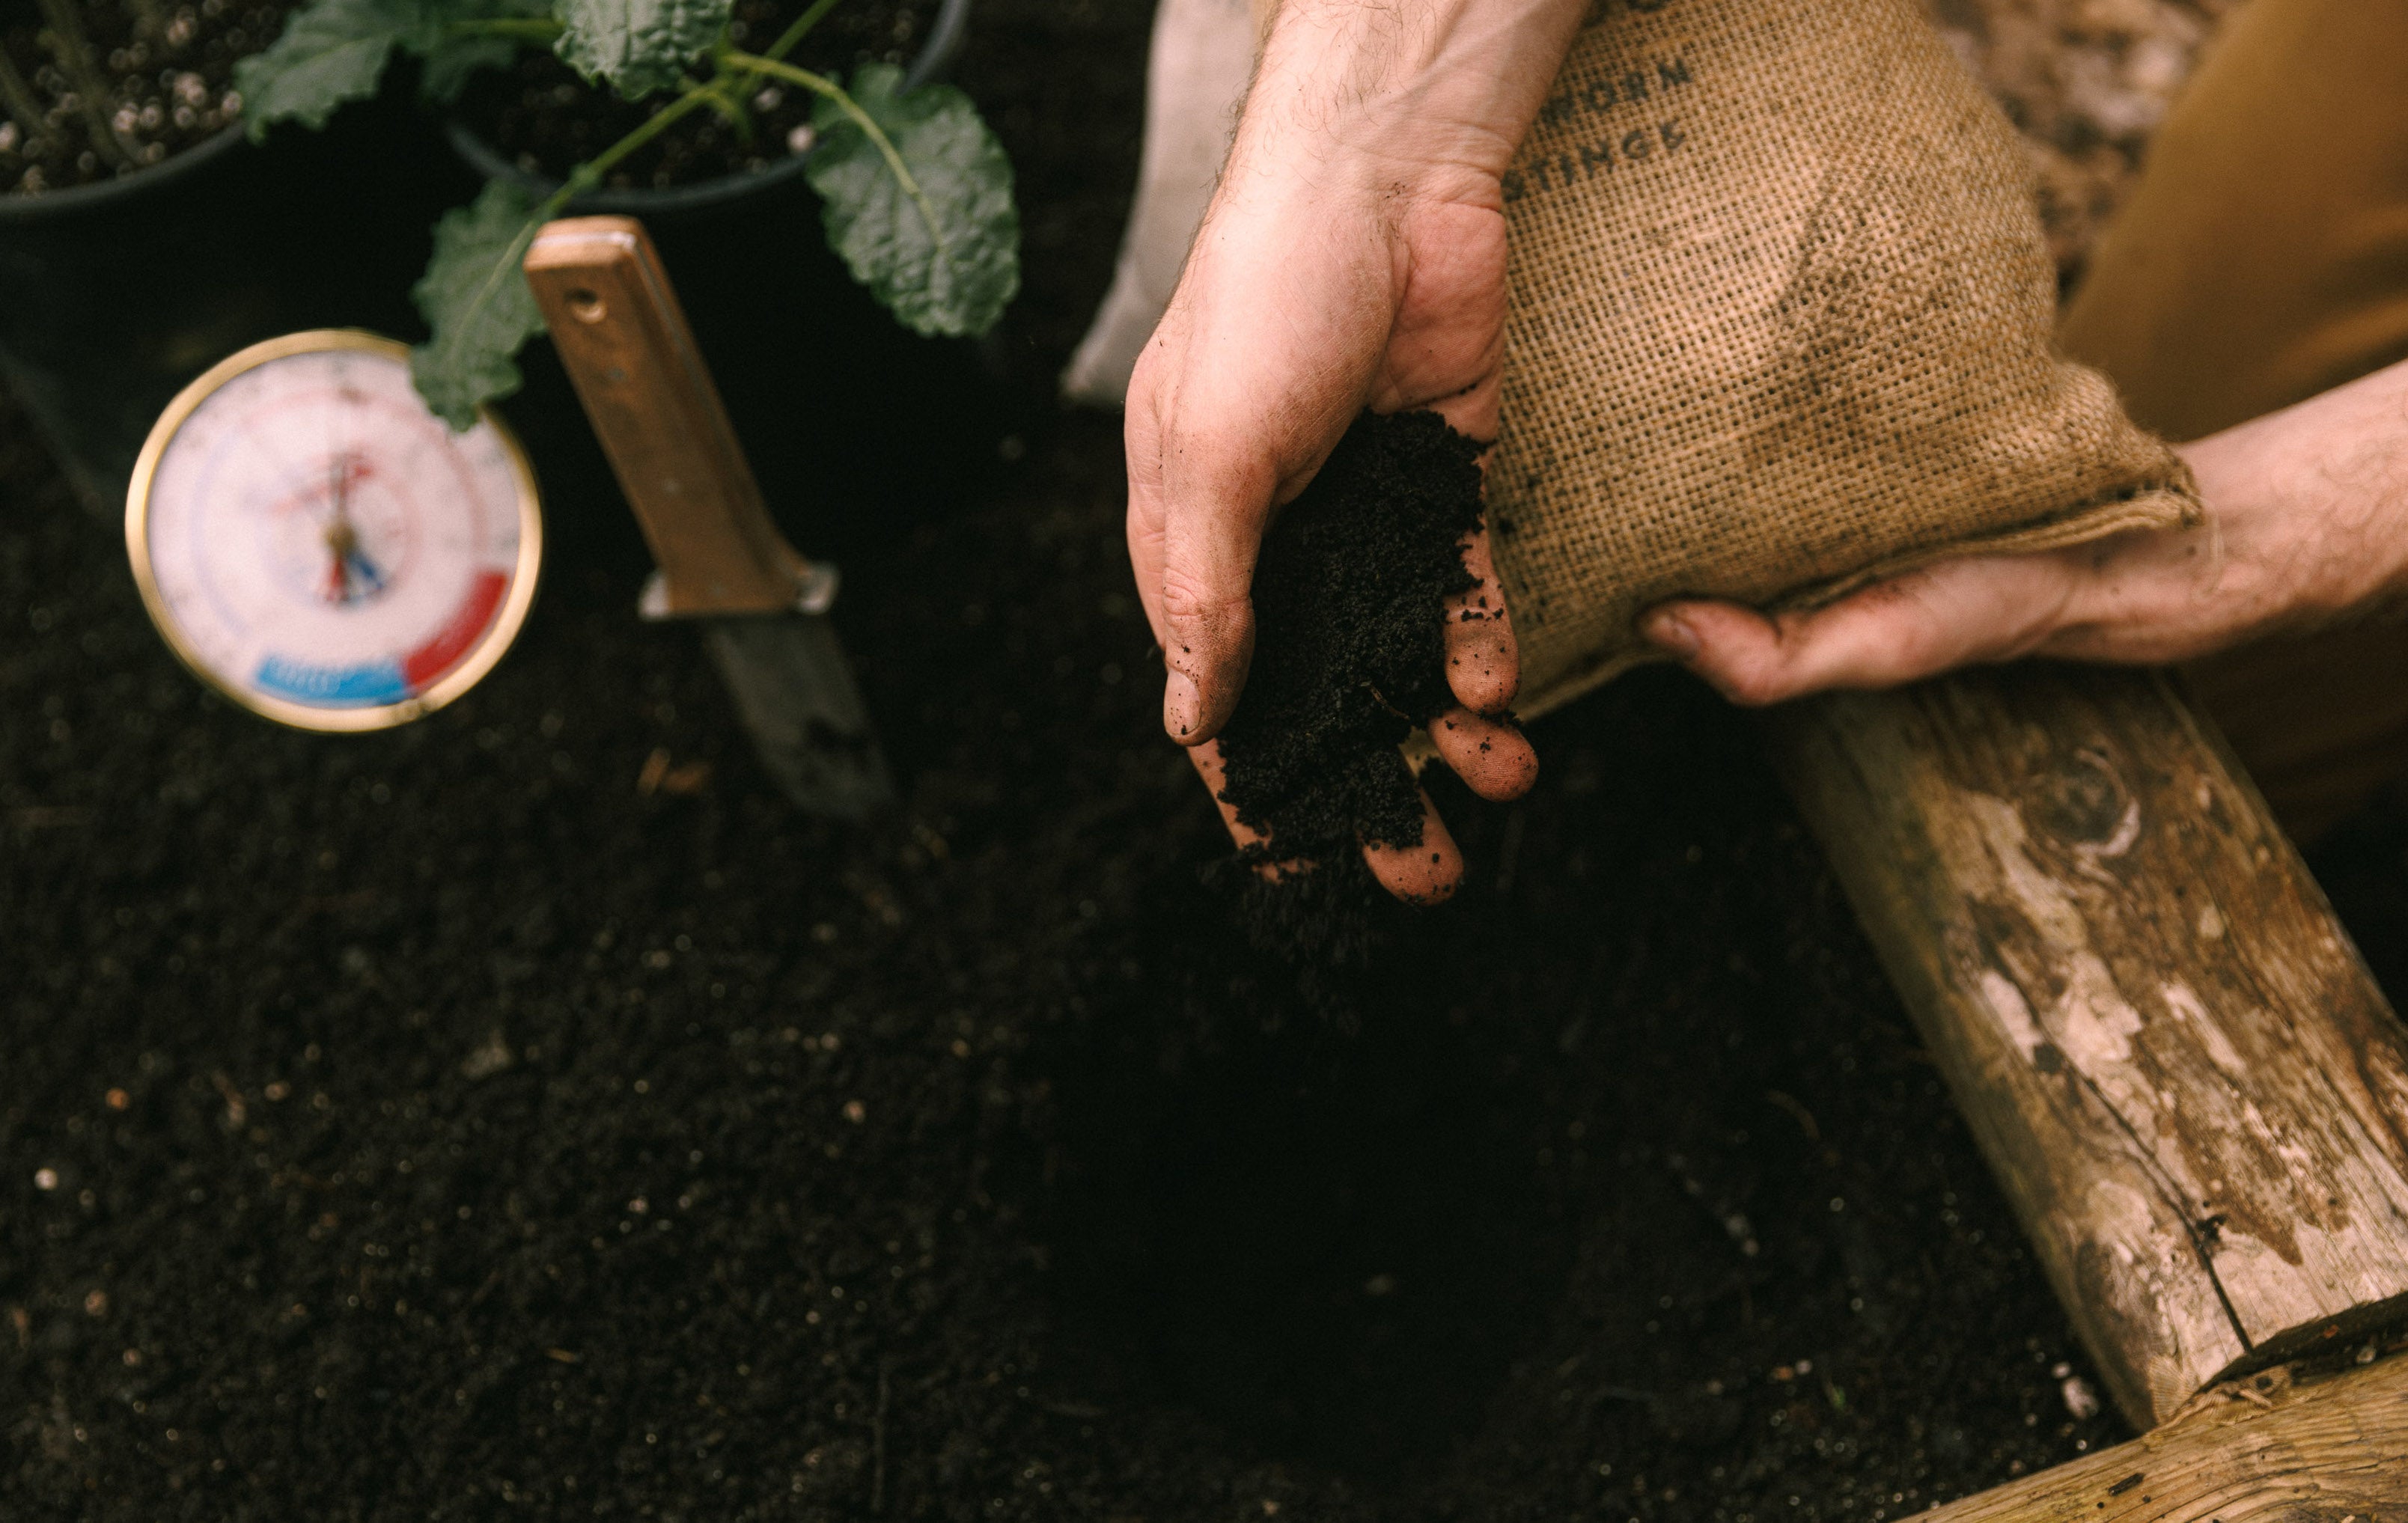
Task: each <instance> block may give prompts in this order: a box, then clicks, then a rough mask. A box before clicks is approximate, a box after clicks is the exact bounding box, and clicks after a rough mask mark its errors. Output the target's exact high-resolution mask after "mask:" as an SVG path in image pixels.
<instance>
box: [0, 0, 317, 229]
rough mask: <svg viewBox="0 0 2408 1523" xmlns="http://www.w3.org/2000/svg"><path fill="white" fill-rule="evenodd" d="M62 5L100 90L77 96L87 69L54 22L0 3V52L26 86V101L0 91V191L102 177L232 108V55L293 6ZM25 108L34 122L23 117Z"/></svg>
mask: <svg viewBox="0 0 2408 1523" xmlns="http://www.w3.org/2000/svg"><path fill="white" fill-rule="evenodd" d="M70 8H71V9H72V10H73V12H74V13H75V14H76V15H77V16H79V18H80V20H81V22H82V26H83V32H84V40H85V42H86V43H87V44H88V49H87V54H88V56H89V59H90V61H91V64H92V67H93V70H94V75H93V78H94V79H97V80H98V81H100V83H101V86H102V89H103V90H104V91H105V94H103V96H102V99H101V101H100V104H99V105H98V107H97V108H96V109H93V108H88V107H86V105H85V102H86V101H88V100H89V99H90V98H91V96H92V94H93V92H92V91H91V90H90V89H88V88H87V85H88V84H89V83H90V82H91V81H89V80H80V79H79V78H77V74H78V73H79V70H76V69H73V68H71V67H70V65H69V64H67V62H66V59H67V57H68V55H67V54H66V53H64V52H62V51H60V50H56V49H55V48H54V46H53V45H52V44H51V43H49V42H46V41H45V40H44V39H45V37H46V36H52V35H53V34H52V33H51V31H50V26H49V24H48V22H47V21H46V19H45V18H44V17H43V16H42V14H41V12H40V11H39V10H37V9H36V7H35V5H34V3H33V0H8V3H7V6H6V7H0V52H5V53H6V54H7V62H8V63H9V64H11V65H12V66H13V67H14V68H15V69H16V71H17V74H18V76H19V77H20V78H22V80H23V82H24V83H25V84H26V85H27V86H28V87H29V88H30V89H31V91H32V94H33V99H32V100H31V102H29V103H27V102H18V101H11V100H8V99H6V98H0V194H13V195H36V194H39V193H41V192H45V191H57V190H65V189H67V188H69V187H72V186H77V185H95V184H101V183H104V182H107V181H108V180H113V179H115V178H118V177H119V176H121V175H129V174H134V173H136V172H138V171H140V170H142V169H145V168H148V167H150V165H152V164H160V163H163V162H165V160H167V159H169V158H172V157H174V156H175V155H176V154H179V153H182V152H185V151H187V150H188V149H193V148H196V147H198V146H199V145H200V144H202V143H206V142H208V141H209V140H210V139H211V138H213V137H216V136H217V135H219V134H221V133H222V132H223V131H224V130H225V129H226V128H228V127H230V126H232V125H233V124H234V122H235V121H236V119H237V118H238V117H239V116H240V115H241V111H242V97H241V95H240V94H239V93H236V91H235V88H234V66H235V64H236V62H237V61H239V60H241V59H243V58H246V57H248V56H250V55H251V54H252V53H255V52H257V51H259V50H261V49H262V48H264V47H265V46H266V45H267V44H268V43H269V42H272V41H274V40H275V37H276V35H277V34H278V33H279V32H280V31H282V30H283V27H284V17H285V13H286V12H287V11H288V10H289V9H291V8H292V7H291V6H289V5H287V4H285V3H284V0H196V3H194V4H189V5H171V4H167V3H165V0H154V3H153V4H151V5H149V6H147V7H146V6H144V5H140V4H136V0H74V3H73V5H72V6H71V7H70ZM146 12H147V14H146ZM31 108H38V121H36V122H27V121H23V120H22V117H23V116H25V115H27V114H32V113H31ZM36 129H37V130H36Z"/></svg>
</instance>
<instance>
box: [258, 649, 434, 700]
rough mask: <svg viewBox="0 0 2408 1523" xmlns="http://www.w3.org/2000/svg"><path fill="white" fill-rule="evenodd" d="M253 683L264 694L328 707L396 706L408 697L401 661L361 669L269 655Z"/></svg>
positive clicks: (406, 680) (379, 663)
mask: <svg viewBox="0 0 2408 1523" xmlns="http://www.w3.org/2000/svg"><path fill="white" fill-rule="evenodd" d="M251 681H252V683H253V684H255V685H256V686H257V687H258V688H259V690H261V691H262V692H265V693H271V694H273V695H274V696H276V697H279V698H289V699H292V700H293V701H294V703H298V704H316V705H320V706H322V707H326V708H337V707H351V706H359V707H365V706H366V705H370V704H395V703H399V702H400V701H401V700H402V699H404V698H407V697H409V680H408V679H407V678H405V677H404V676H402V675H401V662H397V661H389V660H388V661H377V662H367V663H366V665H362V666H311V665H308V664H305V663H304V662H296V661H288V660H286V659H285V658H284V657H282V656H270V657H268V658H267V659H266V660H265V661H264V662H260V663H259V671H258V673H257V675H256V676H252V677H251Z"/></svg>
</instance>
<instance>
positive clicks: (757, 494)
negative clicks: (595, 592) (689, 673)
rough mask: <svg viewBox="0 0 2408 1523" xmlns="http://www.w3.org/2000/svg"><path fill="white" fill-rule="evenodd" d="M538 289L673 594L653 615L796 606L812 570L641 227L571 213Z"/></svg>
mask: <svg viewBox="0 0 2408 1523" xmlns="http://www.w3.org/2000/svg"><path fill="white" fill-rule="evenodd" d="M525 269H526V278H527V284H528V285H529V286H530V287H532V288H533V289H534V292H535V299H536V304H537V305H538V306H540V307H541V308H542V309H543V320H544V321H545V322H546V323H547V324H549V325H550V327H551V329H552V342H553V344H554V345H555V346H557V347H558V349H559V350H560V360H561V363H562V364H563V365H564V366H566V369H567V371H568V378H569V379H570V380H571V381H572V382H574V383H575V385H576V387H577V395H578V398H579V400H580V401H581V402H583V403H584V404H585V416H586V417H587V418H588V419H590V420H592V421H593V424H594V432H595V434H597V435H598V436H599V437H600V438H601V441H602V450H603V453H605V454H606V455H608V456H609V459H610V467H611V469H612V470H613V471H614V472H616V473H617V475H618V477H619V487H620V490H621V491H624V492H625V493H626V496H627V502H628V505H630V506H632V507H633V508H634V509H635V510H636V519H637V521H638V522H639V523H641V524H642V525H643V530H644V538H645V540H646V542H647V543H649V544H650V545H651V546H652V559H653V560H654V561H656V562H659V563H660V568H661V576H662V583H663V587H664V588H665V591H666V594H667V595H666V597H665V598H662V599H660V600H659V602H658V603H657V604H653V603H652V596H651V595H650V594H648V607H647V612H650V613H653V614H656V615H659V616H663V617H680V616H686V615H694V614H742V613H776V612H784V611H789V610H792V609H793V608H795V607H796V605H798V604H799V603H800V602H801V601H802V600H803V597H804V594H805V592H806V591H807V589H808V588H809V587H810V583H811V578H810V569H811V568H810V565H809V563H808V562H805V561H804V560H803V559H802V557H800V556H799V555H797V554H796V553H795V550H794V548H793V547H791V546H789V545H788V544H787V543H786V541H785V538H784V536H782V535H781V534H779V533H778V529H777V525H775V524H774V523H772V522H771V521H770V520H769V514H768V510H767V508H766V507H765V506H764V505H762V501H761V489H760V487H759V486H758V485H757V484H756V483H755V482H754V481H753V468H752V466H751V465H750V464H748V463H746V462H745V459H744V449H743V447H742V446H741V445H740V444H738V442H737V438H736V430H735V428H734V427H733V425H731V424H730V423H729V422H728V420H727V409H726V407H725V406H723V405H722V404H721V402H720V400H719V388H718V387H717V386H715V385H713V384H712V382H711V378H710V367H709V366H707V365H706V364H704V363H703V359H702V351H701V350H700V349H696V348H695V342H694V331H693V330H692V329H691V328H689V327H688V326H687V325H686V320H685V312H684V309H683V308H681V306H679V305H678V299H677V292H676V291H675V289H674V288H672V287H671V286H670V285H669V278H668V275H667V272H666V271H665V270H663V269H662V267H661V261H660V255H659V254H658V253H656V252H654V250H653V249H652V239H651V237H650V236H648V235H646V234H645V232H644V227H643V224H642V223H641V222H638V221H636V220H635V219H634V218H632V217H570V218H564V219H562V220H561V221H555V222H552V223H550V224H548V225H547V226H546V227H545V228H544V229H543V231H542V232H541V233H539V234H538V235H536V240H535V246H534V247H533V248H531V249H528V250H527V256H526V262H525Z"/></svg>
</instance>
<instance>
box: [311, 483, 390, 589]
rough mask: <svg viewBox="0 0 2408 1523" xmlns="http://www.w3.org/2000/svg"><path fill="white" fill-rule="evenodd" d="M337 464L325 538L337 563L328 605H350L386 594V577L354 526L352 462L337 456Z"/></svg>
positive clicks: (330, 575)
mask: <svg viewBox="0 0 2408 1523" xmlns="http://www.w3.org/2000/svg"><path fill="white" fill-rule="evenodd" d="M352 469H353V466H352V462H351V457H350V456H349V455H337V456H336V457H335V459H334V473H333V475H334V499H335V511H334V516H333V517H332V518H331V519H329V520H327V523H326V534H325V538H326V549H327V551H328V552H329V553H330V554H331V555H332V556H333V558H334V559H333V562H332V564H330V565H329V566H328V567H327V568H326V601H327V602H329V603H350V602H352V601H354V600H355V599H358V598H362V597H366V596H369V595H371V594H373V593H375V592H378V591H382V590H383V587H384V574H383V573H382V572H380V571H379V570H378V569H377V567H376V562H373V561H370V560H369V559H368V558H367V556H366V553H365V552H363V551H362V550H361V548H360V532H359V528H358V526H357V525H355V524H353V523H352V522H351V472H352ZM355 582H356V583H357V584H358V591H353V584H354V583H355Z"/></svg>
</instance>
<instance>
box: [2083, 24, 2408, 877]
mask: <svg viewBox="0 0 2408 1523" xmlns="http://www.w3.org/2000/svg"><path fill="white" fill-rule="evenodd" d="M2061 336H2062V338H2063V340H2064V344H2065V347H2066V349H2067V351H2068V352H2069V353H2071V355H2073V356H2074V357H2075V358H2077V359H2080V360H2083V361H2085V362H2086V363H2090V364H2093V365H2096V366H2098V367H2099V368H2100V370H2102V371H2104V372H2105V373H2106V374H2107V375H2108V376H2109V377H2112V378H2113V379H2114V381H2115V383H2116V385H2117V386H2118V387H2119V388H2120V389H2121V390H2122V391H2123V394H2124V400H2125V404H2126V406H2128V407H2129V408H2130V410H2131V413H2132V416H2133V417H2134V418H2135V419H2137V420H2139V421H2140V422H2141V423H2143V425H2145V426H2147V427H2149V428H2153V429H2156V430H2157V432H2159V433H2161V434H2165V435H2166V436H2167V437H2169V438H2172V439H2175V440H2184V439H2193V438H2197V437H2199V436H2200V435H2201V434H2213V433H2214V432H2216V431H2217V430H2219V429H2222V428H2227V427H2229V426H2230V425H2232V424H2234V423H2238V422H2242V421H2244V420H2248V419H2251V418H2255V417H2257V416H2258V415H2260V414H2262V413H2268V412H2272V411H2273V410H2275V409H2276V408H2279V407H2285V406H2289V405H2291V404H2292V403H2295V402H2299V401H2302V400H2304V399H2306V398H2308V397H2311V396H2314V395H2315V394H2316V393H2317V392H2319V391H2327V390H2329V389H2330V388H2332V387H2334V386H2338V385H2340V384H2342V383H2343V382H2344V381H2348V380H2352V379H2355V378H2356V377H2359V376H2362V375H2365V374H2367V373H2368V372H2370V371H2373V370H2378V369H2381V368H2382V367H2383V366H2385V365H2386V364H2389V363H2392V362H2394V361H2397V360H2401V359H2408V0H2247V4H2245V5H2244V6H2243V7H2242V9H2241V10H2240V11H2239V12H2238V13H2237V14H2236V15H2235V16H2234V17H2233V18H2232V20H2231V21H2229V22H2228V23H2227V25H2226V28H2225V30H2224V33H2223V35H2222V36H2219V37H2218V38H2217V39H2216V40H2215V41H2214V44H2213V45H2212V48H2211V51H2210V53H2209V55H2208V57H2207V58H2206V60H2205V61H2204V62H2203V63H2202V64H2201V65H2200V71H2199V73H2198V74H2197V75H2196V76H2195V77H2194V78H2193V79H2192V81H2191V83H2190V85H2189V86H2188V88H2187V89H2186V91H2185V92H2184V93H2183V95H2182V98H2181V99H2180V100H2179V101H2178V102H2177V103H2176V104H2175V107H2174V109H2173V111H2172V113H2171V115H2170V116H2169V117H2168V119H2167V121H2166V123H2165V125H2164V127H2163V128H2162V129H2161V131H2160V132H2159V134H2158V135H2157V140H2156V142H2155V143H2154V144H2153V145H2152V147H2151V149H2150V155H2149V161H2148V164H2147V165H2146V167H2145V170H2144V173H2143V177H2142V179H2141V182H2140V184H2139V186H2138V187H2137V188H2136V190H2135V192H2134V194H2133V196H2132V199H2131V201H2130V203H2129V204H2128V206H2126V208H2125V209H2124V211H2123V212H2122V214H2121V215H2120V216H2119V217H2118V219H2117V220H2116V221H2115V223H2114V226H2112V227H2111V228H2110V229H2109V230H2108V232H2107V235H2106V236H2105V237H2104V238H2103V239H2102V240H2101V242H2100V246H2099V249H2098V250H2097V251H2096V253H2095V254H2094V255H2093V257H2092V259H2091V262H2090V264H2089V267H2088V270H2087V272H2086V274H2085V277H2084V278H2083V281H2082V284H2081V286H2080V288H2079V290H2078V291H2077V292H2075V294H2074V298H2073V301H2072V303H2071V306H2070V307H2069V308H2068V310H2067V312H2066V316H2065V321H2064V326H2063V329H2062V333H2061ZM2191 676H2192V679H2193V681H2194V684H2195V686H2196V689H2197V690H2198V692H2199V694H2200V699H2201V700H2202V702H2204V704H2205V705H2206V706H2207V707H2208V709H2209V711H2210V712H2211V713H2213V714H2214V717H2215V719H2217V721H2218V722H2219V723H2220V724H2221V725H2222V726H2223V727H2224V730H2225V733H2227V734H2228V735H2229V737H2230V738H2231V741H2232V744H2233V747H2234V748H2235V749H2236V750H2238V751H2239V752H2240V753H2241V757H2242V760H2243V761H2244V762H2246V763H2247V765H2248V767H2249V769H2250V772H2251V773H2252V775H2253V776H2256V778H2257V783H2258V786H2259V787H2260V788H2262V789H2263V790H2265V792H2266V795H2267V798H2268V800H2269V801H2270V802H2271V803H2272V804H2273V806H2274V809H2275V812H2276V814H2277V815H2278V816H2280V817H2281V818H2282V819H2283V821H2284V823H2285V824H2286V825H2287V826H2288V827H2290V829H2291V831H2292V833H2293V834H2294V835H2296V836H2298V837H2299V838H2300V839H2302V840H2306V839H2310V838H2312V837H2313V836H2315V834H2316V833H2320V832H2321V831H2323V830H2324V829H2325V828H2326V827H2328V826H2329V825H2330V824H2332V823H2333V822H2335V821H2336V820H2338V819H2339V818H2341V817H2342V816H2343V815H2345V814H2347V813H2348V812H2349V811H2350V810H2351V809H2353V808H2355V807H2356V806H2357V805H2358V804H2360V803H2362V802H2364V801H2365V800H2366V798H2367V797H2368V796H2369V795H2371V794H2372V792H2373V791H2374V790H2376V789H2377V788H2378V787H2380V786H2381V785H2382V784H2383V783H2384V782H2385V781H2386V780H2387V779H2388V778H2390V777H2391V776H2396V775H2398V774H2399V773H2401V772H2402V771H2408V623H2403V622H2398V621H2386V622H2382V623H2365V624H2358V625H2352V626H2348V627H2345V628H2342V629H2338V630H2333V631H2329V632H2326V633H2320V634H2317V635H2314V636H2310V637H2307V638H2302V639H2294V640H2282V641H2267V642H2262V643H2260V644H2258V645H2256V646H2253V647H2250V648H2245V649H2243V650H2238V651H2234V652H2231V653H2229V654H2227V655H2223V656H2218V657H2214V658H2212V659H2210V660H2207V661H2203V662H2196V663H2194V665H2193V668H2192V671H2191Z"/></svg>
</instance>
